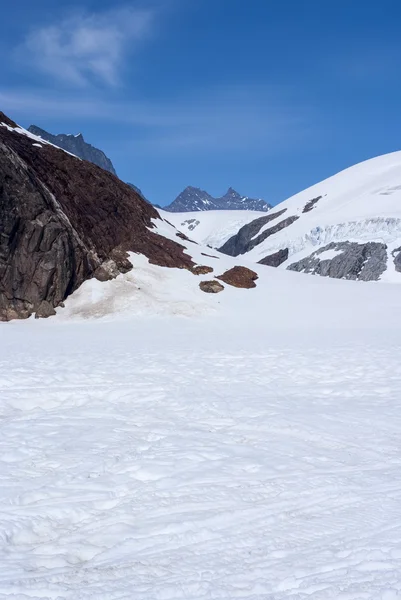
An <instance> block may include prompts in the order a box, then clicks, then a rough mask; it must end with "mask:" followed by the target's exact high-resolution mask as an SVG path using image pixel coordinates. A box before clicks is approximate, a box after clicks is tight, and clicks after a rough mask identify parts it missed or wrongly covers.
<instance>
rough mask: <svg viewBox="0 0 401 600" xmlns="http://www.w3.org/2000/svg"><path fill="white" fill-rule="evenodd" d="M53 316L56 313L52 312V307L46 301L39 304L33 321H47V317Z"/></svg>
mask: <svg viewBox="0 0 401 600" xmlns="http://www.w3.org/2000/svg"><path fill="white" fill-rule="evenodd" d="M55 314H56V311H55V310H54V307H53V306H52V305H51V304H50V302H47V300H42V302H41V303H40V304H39V306H38V308H37V310H36V313H35V319H47V318H48V317H52V316H53V315H55Z"/></svg>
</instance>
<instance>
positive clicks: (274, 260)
mask: <svg viewBox="0 0 401 600" xmlns="http://www.w3.org/2000/svg"><path fill="white" fill-rule="evenodd" d="M287 258H288V248H282V249H281V250H278V251H277V252H273V254H269V256H265V258H262V260H260V261H259V264H260V265H267V266H268V267H279V266H280V265H281V264H282V263H283V262H285V261H286V260H287Z"/></svg>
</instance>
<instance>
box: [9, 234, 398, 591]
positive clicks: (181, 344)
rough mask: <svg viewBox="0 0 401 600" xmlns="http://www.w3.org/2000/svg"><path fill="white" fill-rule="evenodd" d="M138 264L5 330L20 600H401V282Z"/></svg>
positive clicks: (12, 527)
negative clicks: (241, 277)
mask: <svg viewBox="0 0 401 600" xmlns="http://www.w3.org/2000/svg"><path fill="white" fill-rule="evenodd" d="M192 246H193V247H194V250H193V251H194V253H195V254H197V257H196V260H198V259H199V260H200V256H201V254H200V252H201V250H202V248H201V247H197V246H195V245H194V244H193V245H192ZM202 251H203V250H202ZM198 255H199V256H198ZM202 258H203V259H204V264H210V265H212V266H214V268H215V273H214V274H212V276H214V275H217V274H219V273H220V272H221V271H223V270H224V269H225V268H226V267H227V266H230V265H232V264H244V263H242V262H241V261H238V259H234V260H233V259H229V258H228V257H221V258H216V259H213V258H208V257H202ZM132 261H133V263H134V269H133V271H131V272H130V273H128V274H126V275H122V276H120V277H119V278H117V280H115V281H111V282H106V283H105V284H101V283H100V282H97V281H88V282H86V283H85V284H84V285H83V286H82V287H81V288H80V290H78V292H77V293H76V294H74V295H73V296H72V297H71V298H70V299H69V300H68V301H67V303H66V308H65V309H58V315H57V317H55V318H54V319H50V320H48V321H41V320H40V321H35V320H29V321H25V322H10V323H8V324H3V325H2V326H1V328H0V335H1V344H0V408H1V420H0V446H1V447H0V598H5V599H13V600H38V599H40V600H56V599H59V600H64V599H66V600H67V599H68V600H70V599H71V600H122V599H124V600H179V599H183V600H184V599H185V600H217V599H218V600H220V599H224V600H233V599H237V598H238V599H242V600H267V599H272V600H273V599H274V600H287V599H288V600H290V599H291V600H326V599H327V600H334V599H336V600H362V599H363V600H395V599H397V598H400V597H401V452H400V431H401V412H400V407H399V404H400V397H401V365H400V360H399V356H400V339H401V335H400V334H401V325H400V319H399V315H400V309H401V298H400V294H399V292H398V286H392V285H389V284H385V283H382V284H375V283H368V284H365V285H361V284H359V283H354V282H343V281H335V280H328V279H317V278H312V277H308V276H306V275H300V274H298V273H291V272H287V271H277V270H274V269H270V268H268V267H262V266H261V267H260V268H259V267H258V268H259V272H260V279H259V280H258V282H257V283H258V286H257V288H256V289H254V290H236V289H234V288H229V286H226V288H225V290H224V291H223V292H222V293H221V294H217V295H208V294H203V293H202V292H200V291H199V290H198V283H199V281H200V279H201V278H198V277H195V276H194V275H192V274H191V273H189V272H187V271H183V270H174V269H162V268H160V267H156V266H153V265H149V264H148V262H147V260H146V259H144V258H143V257H140V256H135V255H132ZM230 261H231V262H230ZM202 277H203V278H205V276H202ZM184 289H185V290H186V291H185V292H183V290H184ZM89 317H90V318H89ZM94 317H97V318H94Z"/></svg>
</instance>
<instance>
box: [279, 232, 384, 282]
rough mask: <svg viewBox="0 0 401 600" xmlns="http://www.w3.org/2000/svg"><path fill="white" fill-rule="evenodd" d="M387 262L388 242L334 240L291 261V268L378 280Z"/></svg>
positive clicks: (334, 276) (316, 273) (319, 273)
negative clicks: (301, 257)
mask: <svg viewBox="0 0 401 600" xmlns="http://www.w3.org/2000/svg"><path fill="white" fill-rule="evenodd" d="M386 266H387V246H386V245H385V244H381V243H379V242H368V243H366V244H358V243H356V242H332V243H331V244H328V245H327V246H324V247H323V248H319V250H316V252H313V253H312V254H311V255H310V256H308V257H306V258H303V259H302V260H300V261H298V262H296V263H293V264H292V265H289V266H288V267H287V268H288V269H289V270H291V271H298V272H302V273H311V274H313V275H322V276H324V277H333V278H335V279H354V280H360V281H377V280H378V279H379V278H380V275H381V274H382V273H384V271H385V270H386Z"/></svg>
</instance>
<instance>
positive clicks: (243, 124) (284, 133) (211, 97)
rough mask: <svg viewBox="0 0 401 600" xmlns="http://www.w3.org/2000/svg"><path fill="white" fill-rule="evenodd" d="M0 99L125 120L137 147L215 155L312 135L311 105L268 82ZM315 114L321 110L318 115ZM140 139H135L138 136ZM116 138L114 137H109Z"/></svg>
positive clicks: (31, 108) (69, 115) (87, 117)
mask: <svg viewBox="0 0 401 600" xmlns="http://www.w3.org/2000/svg"><path fill="white" fill-rule="evenodd" d="M0 106H2V107H3V109H4V110H5V111H6V112H7V111H9V112H10V113H11V114H10V116H11V117H14V118H17V120H18V116H20V117H19V118H21V117H22V118H23V119H29V120H30V121H31V120H33V121H39V124H40V119H41V117H43V118H44V119H46V120H48V119H49V118H51V119H52V120H57V122H58V126H59V127H62V126H63V121H64V122H67V121H68V126H69V127H71V123H74V122H77V123H78V122H79V123H80V124H82V121H96V120H99V121H102V122H103V123H104V122H108V123H115V124H116V125H118V126H119V128H118V131H119V133H118V135H119V136H121V129H120V127H121V126H124V128H125V138H124V139H119V140H118V143H119V144H120V145H124V144H125V145H130V144H131V146H132V147H131V148H130V151H131V150H132V151H133V152H136V151H138V152H146V153H149V154H163V153H171V152H175V153H177V154H180V153H182V152H185V153H192V154H200V153H208V154H210V155H213V154H214V153H216V152H228V153H233V152H234V153H244V152H247V151H248V150H251V151H253V150H255V149H258V148H260V149H261V150H262V151H263V153H265V152H268V153H271V152H278V151H282V150H283V149H288V148H291V146H292V145H294V144H297V143H298V142H300V140H303V139H305V138H307V137H310V135H311V131H313V129H314V128H312V126H311V123H312V122H313V118H312V114H311V113H312V111H311V109H310V108H308V107H306V106H304V105H302V102H301V101H300V99H299V98H294V97H292V94H291V93H290V91H289V90H283V89H281V88H275V87H264V86H251V87H244V86H230V87H224V88H217V89H209V90H208V91H205V90H203V91H198V92H197V93H192V94H191V95H190V96H187V97H182V96H181V97H180V98H178V99H169V100H168V99H165V100H144V99H139V100H136V101H132V102H121V101H119V102H116V101H107V100H105V99H103V100H102V99H101V100H99V99H98V98H95V97H91V96H90V95H86V96H83V95H82V94H79V96H76V95H74V96H69V97H67V96H62V95H60V96H54V95H52V94H51V93H43V94H40V95H35V94H32V93H29V92H21V91H19V92H16V91H14V92H12V91H9V92H3V93H2V92H0ZM315 116H316V115H314V118H315ZM131 140H134V141H131ZM109 141H112V140H109Z"/></svg>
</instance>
